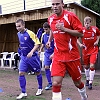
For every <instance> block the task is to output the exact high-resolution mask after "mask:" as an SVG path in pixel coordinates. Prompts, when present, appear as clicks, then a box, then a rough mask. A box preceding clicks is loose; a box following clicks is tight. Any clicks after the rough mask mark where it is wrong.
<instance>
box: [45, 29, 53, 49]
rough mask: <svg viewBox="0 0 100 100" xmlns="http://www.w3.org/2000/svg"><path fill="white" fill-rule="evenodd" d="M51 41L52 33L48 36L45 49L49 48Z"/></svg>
mask: <svg viewBox="0 0 100 100" xmlns="http://www.w3.org/2000/svg"><path fill="white" fill-rule="evenodd" d="M52 39H53V33H52V31H50V36H49V39H48V42H47V43H46V47H47V48H50V44H51V41H52Z"/></svg>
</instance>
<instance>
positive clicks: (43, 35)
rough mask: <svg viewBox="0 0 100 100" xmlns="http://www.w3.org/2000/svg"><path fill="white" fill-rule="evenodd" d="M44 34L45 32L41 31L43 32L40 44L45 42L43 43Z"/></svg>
mask: <svg viewBox="0 0 100 100" xmlns="http://www.w3.org/2000/svg"><path fill="white" fill-rule="evenodd" d="M44 34H45V33H43V34H42V37H41V43H42V44H45V43H44Z"/></svg>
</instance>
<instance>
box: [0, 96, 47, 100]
mask: <svg viewBox="0 0 100 100" xmlns="http://www.w3.org/2000/svg"><path fill="white" fill-rule="evenodd" d="M0 100H16V98H14V97H10V96H0ZM21 100H46V99H45V98H42V97H40V96H39V97H37V96H28V97H27V98H23V99H21Z"/></svg>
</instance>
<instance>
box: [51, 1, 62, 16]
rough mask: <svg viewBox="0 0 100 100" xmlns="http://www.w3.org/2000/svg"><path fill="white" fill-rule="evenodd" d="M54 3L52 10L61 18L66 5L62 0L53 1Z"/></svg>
mask: <svg viewBox="0 0 100 100" xmlns="http://www.w3.org/2000/svg"><path fill="white" fill-rule="evenodd" d="M51 1H52V9H53V12H54V13H55V14H56V15H57V16H60V15H61V14H62V11H63V7H64V4H63V3H62V0H51Z"/></svg>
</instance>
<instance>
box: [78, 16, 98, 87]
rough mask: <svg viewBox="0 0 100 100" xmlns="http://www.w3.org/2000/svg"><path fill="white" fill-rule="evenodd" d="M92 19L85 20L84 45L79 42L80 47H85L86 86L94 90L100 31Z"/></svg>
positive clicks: (86, 18)
mask: <svg viewBox="0 0 100 100" xmlns="http://www.w3.org/2000/svg"><path fill="white" fill-rule="evenodd" d="M91 22H92V19H91V17H89V16H86V17H85V18H84V27H83V34H84V37H82V43H81V42H80V41H79V40H78V41H77V42H78V44H79V46H80V47H83V50H82V52H83V61H84V68H85V75H86V86H88V89H92V81H93V79H94V75H95V66H94V65H95V62H96V60H97V54H98V42H99V38H100V31H99V29H98V28H97V27H96V26H91Z"/></svg>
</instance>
